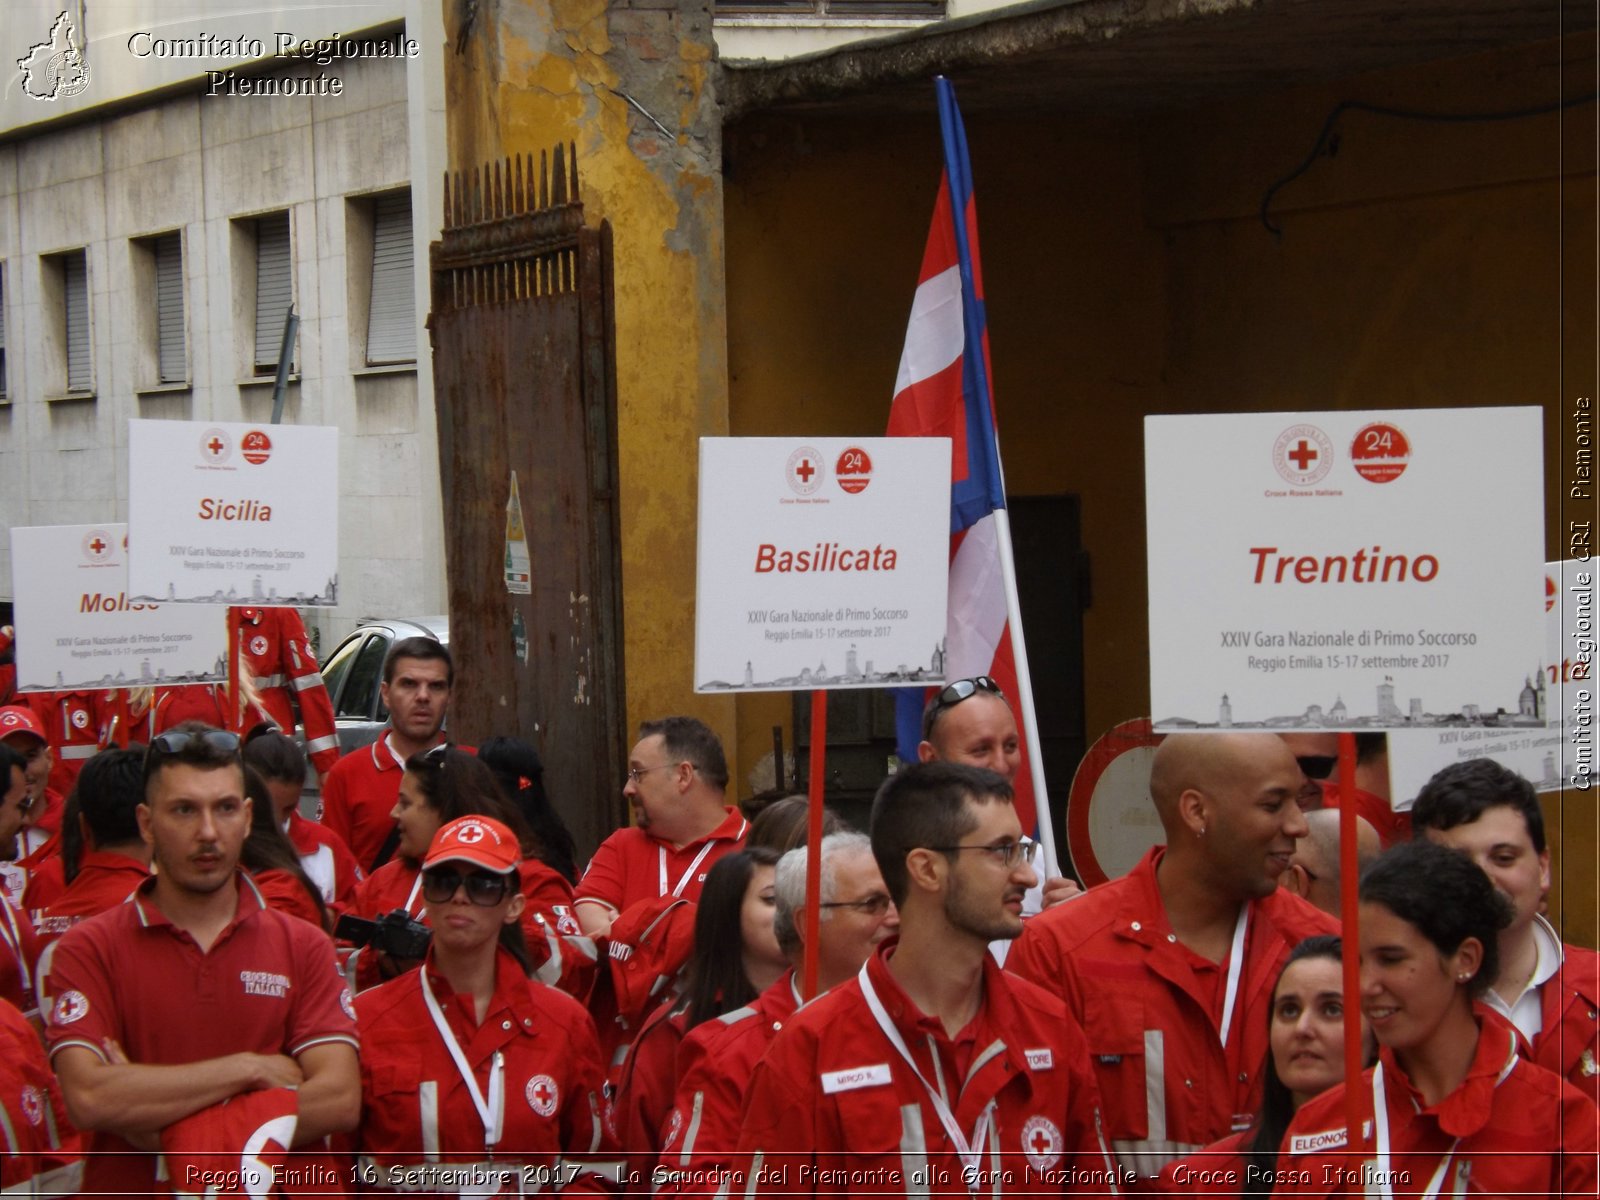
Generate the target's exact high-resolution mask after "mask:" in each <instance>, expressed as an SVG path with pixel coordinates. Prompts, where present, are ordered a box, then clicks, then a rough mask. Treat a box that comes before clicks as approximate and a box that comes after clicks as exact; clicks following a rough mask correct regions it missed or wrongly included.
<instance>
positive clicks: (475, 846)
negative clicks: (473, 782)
mask: <svg viewBox="0 0 1600 1200" xmlns="http://www.w3.org/2000/svg"><path fill="white" fill-rule="evenodd" d="M521 861H522V848H521V847H520V846H518V845H517V835H516V834H514V833H512V832H511V830H509V829H508V828H506V826H504V825H503V824H501V823H500V822H499V821H496V820H495V819H494V818H493V817H457V818H456V819H455V820H454V821H451V822H450V823H449V824H448V825H445V826H443V827H442V828H441V829H440V830H439V832H438V833H436V834H434V835H433V842H432V844H431V845H429V847H428V856H427V857H426V858H424V859H423V860H422V867H423V870H427V869H428V868H429V867H436V866H438V865H439V864H440V863H447V862H464V863H471V864H472V865H473V866H475V867H482V868H483V869H484V870H486V871H493V872H494V873H495V874H496V875H509V874H510V873H511V872H513V871H515V870H516V869H517V864H518V863H520V862H521Z"/></svg>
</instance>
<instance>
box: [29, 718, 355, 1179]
mask: <svg viewBox="0 0 1600 1200" xmlns="http://www.w3.org/2000/svg"><path fill="white" fill-rule="evenodd" d="M144 782H145V789H144V803H143V804H142V805H140V807H139V809H138V818H139V832H140V834H141V835H142V836H143V838H144V840H145V842H146V843H147V844H148V845H149V846H150V847H151V851H152V854H153V856H154V860H155V866H156V868H157V873H156V874H155V876H154V877H152V878H151V879H149V880H147V881H146V882H145V883H144V884H142V885H140V887H139V888H138V890H137V891H135V892H134V894H133V895H132V896H131V897H130V898H129V900H128V903H126V904H119V905H117V906H116V907H115V908H113V909H110V910H108V911H106V912H103V913H101V914H99V915H98V916H94V917H90V918H89V919H88V920H86V921H83V922H81V923H80V924H78V925H75V926H73V927H72V928H71V929H69V930H68V931H67V932H66V933H65V934H64V935H63V936H62V938H61V940H60V941H59V942H58V943H57V944H56V947H55V958H54V960H53V964H52V966H51V969H50V977H49V981H48V983H49V987H50V991H51V994H52V996H53V997H54V1000H53V1002H52V1004H51V1007H50V1013H49V1025H48V1029H47V1034H48V1041H49V1045H50V1055H51V1064H52V1065H53V1066H54V1067H55V1070H56V1074H57V1075H58V1076H59V1077H60V1080H61V1087H62V1091H63V1093H64V1094H65V1097H66V1101H67V1109H68V1112H69V1114H70V1115H71V1118H72V1122H73V1124H74V1125H75V1126H77V1128H79V1129H80V1130H83V1131H85V1132H86V1133H89V1134H90V1137H89V1140H88V1144H87V1147H86V1148H87V1150H88V1151H89V1154H88V1156H87V1161H86V1165H85V1170H84V1179H83V1186H84V1191H85V1192H86V1193H93V1194H105V1195H152V1194H162V1193H164V1192H165V1190H166V1187H167V1185H166V1184H163V1183H158V1180H157V1172H156V1167H157V1163H158V1159H157V1157H156V1156H155V1155H154V1154H135V1153H130V1151H133V1150H146V1151H148V1150H155V1149H158V1148H159V1149H161V1150H162V1151H163V1154H164V1155H165V1156H167V1158H168V1161H169V1169H170V1166H171V1161H172V1156H173V1155H174V1154H176V1153H179V1152H180V1150H181V1149H182V1148H183V1147H186V1146H188V1145H191V1144H193V1143H194V1142H199V1143H200V1144H201V1145H206V1146H208V1148H209V1149H211V1150H214V1151H216V1152H217V1155H218V1156H217V1158H216V1160H215V1161H216V1162H217V1163H218V1164H221V1165H223V1166H224V1167H226V1166H227V1165H228V1164H229V1163H230V1162H231V1163H232V1164H233V1165H234V1166H238V1165H240V1164H241V1163H242V1162H243V1160H244V1159H245V1158H254V1157H258V1156H259V1158H261V1159H264V1160H266V1161H268V1162H269V1163H270V1162H280V1163H281V1162H283V1161H284V1159H285V1157H286V1153H287V1148H288V1146H289V1145H290V1144H291V1143H292V1144H293V1145H297V1146H307V1147H313V1146H316V1145H317V1144H318V1143H320V1142H321V1140H322V1139H323V1138H324V1137H325V1136H326V1135H327V1134H330V1133H334V1132H339V1131H343V1130H348V1129H352V1128H354V1127H355V1124H356V1122H357V1120H358V1119H359V1117H360V1109H361V1083H360V1074H359V1071H358V1068H357V1063H356V1037H355V1010H354V1005H353V1004H352V1002H351V1000H350V996H349V993H347V992H345V991H344V989H343V984H342V981H341V980H340V977H339V974H338V972H337V970H336V968H335V966H334V961H333V947H332V945H331V943H330V942H329V941H328V939H327V938H326V936H324V935H323V933H322V932H321V931H320V930H318V929H316V928H315V927H314V926H312V925H310V924H309V923H307V922H305V921H301V920H298V919H296V918H294V917H290V916H285V915H284V914H282V913H280V912H277V911H275V910H273V909H269V908H267V907H266V905H265V903H264V902H263V901H262V898H261V894H260V893H259V892H258V891H257V890H256V888H255V885H254V884H253V883H251V882H250V878H249V876H248V875H246V874H243V873H241V872H240V871H239V869H238V864H239V853H240V850H241V848H242V847H243V845H244V840H245V837H246V836H247V835H248V833H249V831H250V801H249V799H248V798H247V797H246V796H245V794H244V766H243V763H242V762H241V760H240V757H239V738H238V737H237V735H235V734H232V733H228V732H225V731H223V730H219V729H212V728H209V727H207V726H204V725H186V726H180V727H179V728H177V729H175V730H171V731H169V732H167V733H164V734H162V735H161V736H159V737H156V738H154V739H152V741H151V743H150V748H149V750H148V751H147V753H146V756H145V763H144ZM273 1143H276V1144H277V1149H276V1150H274V1148H273V1145H272V1144H273ZM306 1161H308V1160H301V1163H302V1165H303V1164H304V1163H305V1162H306ZM309 1161H310V1162H313V1163H315V1162H316V1161H317V1160H316V1159H312V1160H309ZM290 1170H291V1172H295V1171H297V1168H290ZM324 1172H325V1173H324ZM291 1178H292V1179H293V1180H294V1181H295V1182H296V1183H299V1184H313V1185H315V1184H327V1185H332V1187H333V1190H335V1191H338V1192H342V1189H343V1184H344V1182H346V1181H345V1180H344V1179H343V1177H342V1176H341V1175H340V1174H339V1173H338V1172H337V1171H335V1170H334V1164H333V1163H332V1162H331V1161H328V1162H327V1163H326V1165H325V1166H324V1167H322V1168H320V1170H318V1171H314V1172H311V1173H296V1174H292V1175H291ZM206 1182H207V1181H206V1180H204V1179H200V1178H198V1177H185V1175H184V1174H183V1173H181V1172H178V1171H175V1170H174V1171H172V1174H171V1184H172V1185H173V1186H174V1187H176V1188H177V1189H178V1190H180V1191H189V1192H199V1191H203V1190H205V1187H204V1186H203V1185H204V1184H205V1183H206ZM306 1190H317V1189H316V1188H315V1187H314V1186H313V1187H310V1188H307V1187H305V1186H296V1187H292V1188H291V1189H290V1191H291V1194H299V1193H301V1192H303V1191H306Z"/></svg>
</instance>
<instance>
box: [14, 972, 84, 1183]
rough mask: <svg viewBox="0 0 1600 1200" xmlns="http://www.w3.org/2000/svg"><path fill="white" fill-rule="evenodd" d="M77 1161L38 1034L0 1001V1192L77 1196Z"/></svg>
mask: <svg viewBox="0 0 1600 1200" xmlns="http://www.w3.org/2000/svg"><path fill="white" fill-rule="evenodd" d="M81 1159H82V1151H81V1147H80V1142H79V1138H78V1133H77V1131H76V1130H75V1129H73V1128H72V1125H71V1124H70V1123H69V1122H68V1120H67V1107H66V1104H65V1102H64V1101H63V1100H62V1097H61V1085H60V1084H59V1083H57V1082H56V1077H55V1073H54V1072H52V1071H51V1070H50V1064H49V1062H48V1061H47V1060H46V1059H45V1055H44V1046H43V1044H42V1043H41V1042H40V1041H39V1035H38V1034H37V1033H35V1032H34V1029H33V1026H32V1025H30V1024H28V1022H27V1020H26V1019H25V1018H24V1017H23V1015H22V1014H21V1013H20V1012H19V1011H18V1010H17V1009H16V1007H15V1006H13V1005H11V1004H7V1003H5V1002H4V1001H0V1189H3V1190H4V1191H5V1194H6V1195H8V1196H9V1195H12V1194H13V1192H15V1193H16V1194H18V1195H34V1194H37V1195H40V1196H70V1195H76V1194H77V1192H78V1187H79V1184H80V1177H81V1175H82V1172H83V1166H82V1162H81ZM29 1183H31V1184H32V1185H33V1187H34V1188H35V1189H37V1191H36V1192H35V1191H30V1190H28V1189H27V1185H28V1184H29Z"/></svg>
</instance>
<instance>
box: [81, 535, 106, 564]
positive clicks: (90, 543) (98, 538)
mask: <svg viewBox="0 0 1600 1200" xmlns="http://www.w3.org/2000/svg"><path fill="white" fill-rule="evenodd" d="M112 545H113V543H112V541H111V535H110V534H108V533H107V532H106V531H105V530H104V529H91V530H89V532H88V533H86V534H84V537H83V556H84V557H85V558H86V559H88V560H89V561H90V562H91V563H103V562H106V561H107V560H109V559H110V557H111V549H112Z"/></svg>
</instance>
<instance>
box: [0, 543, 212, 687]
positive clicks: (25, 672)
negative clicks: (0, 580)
mask: <svg viewBox="0 0 1600 1200" xmlns="http://www.w3.org/2000/svg"><path fill="white" fill-rule="evenodd" d="M127 536H128V527H127V526H126V525H118V524H110V523H108V524H104V525H41V526H30V527H24V528H14V529H12V531H11V578H12V582H13V584H14V586H15V588H16V605H15V608H14V610H13V615H14V619H15V622H16V629H17V690H18V691H24V692H37V691H88V690H94V689H97V688H121V687H160V686H167V685H171V684H180V683H215V682H218V681H221V680H225V679H227V677H228V666H227V660H228V625H227V621H226V620H224V619H223V616H222V614H221V613H218V614H216V616H215V617H214V618H211V619H206V618H204V617H202V619H200V620H196V619H195V613H194V610H192V609H184V608H182V607H180V606H177V605H170V604H141V603H138V602H135V601H131V600H129V598H128V555H127Z"/></svg>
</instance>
